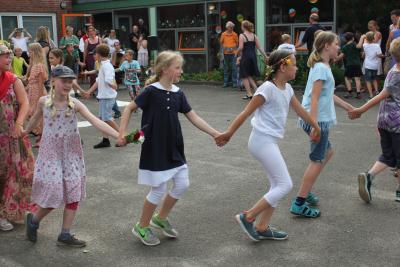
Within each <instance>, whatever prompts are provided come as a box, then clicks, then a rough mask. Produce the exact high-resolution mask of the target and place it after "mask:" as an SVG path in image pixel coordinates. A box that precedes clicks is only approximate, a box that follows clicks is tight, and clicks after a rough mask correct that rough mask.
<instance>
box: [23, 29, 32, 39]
mask: <svg viewBox="0 0 400 267" xmlns="http://www.w3.org/2000/svg"><path fill="white" fill-rule="evenodd" d="M24 33H26V37H28V38H29V40H31V39H32V35H31V34H30V33H29V32H28V31H27V30H26V29H24Z"/></svg>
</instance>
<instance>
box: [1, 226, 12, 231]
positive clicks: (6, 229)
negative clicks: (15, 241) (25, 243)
mask: <svg viewBox="0 0 400 267" xmlns="http://www.w3.org/2000/svg"><path fill="white" fill-rule="evenodd" d="M13 229H14V226H12V225H11V226H10V227H8V228H4V227H0V230H1V231H4V232H8V231H11V230H13Z"/></svg>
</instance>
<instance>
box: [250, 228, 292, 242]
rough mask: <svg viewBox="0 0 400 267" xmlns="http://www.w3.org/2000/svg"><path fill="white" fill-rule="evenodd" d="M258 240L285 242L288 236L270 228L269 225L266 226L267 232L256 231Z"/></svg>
mask: <svg viewBox="0 0 400 267" xmlns="http://www.w3.org/2000/svg"><path fill="white" fill-rule="evenodd" d="M257 234H258V236H259V237H258V238H259V239H261V240H263V239H270V240H286V239H287V238H288V234H287V233H286V232H283V231H279V230H277V229H275V228H274V227H271V225H268V228H267V230H265V231H263V232H259V231H257Z"/></svg>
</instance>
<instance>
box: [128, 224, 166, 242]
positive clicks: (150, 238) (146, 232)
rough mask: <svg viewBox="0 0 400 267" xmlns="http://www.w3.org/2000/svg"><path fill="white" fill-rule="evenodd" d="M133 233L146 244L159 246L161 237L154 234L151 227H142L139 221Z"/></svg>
mask: <svg viewBox="0 0 400 267" xmlns="http://www.w3.org/2000/svg"><path fill="white" fill-rule="evenodd" d="M132 234H134V235H135V236H136V237H137V238H138V239H139V240H140V241H142V243H143V244H145V245H146V246H157V245H158V244H160V239H158V238H157V237H156V236H155V235H154V234H153V232H152V231H151V229H150V227H143V228H142V227H140V225H139V223H136V224H135V226H134V227H133V229H132Z"/></svg>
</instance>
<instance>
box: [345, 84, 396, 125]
mask: <svg viewBox="0 0 400 267" xmlns="http://www.w3.org/2000/svg"><path fill="white" fill-rule="evenodd" d="M389 96H390V93H389V92H388V90H386V89H383V90H382V91H381V92H380V93H379V95H377V96H375V97H374V98H372V99H371V100H370V101H368V102H367V103H365V104H364V105H362V106H361V107H359V108H355V109H354V110H352V111H350V112H349V117H350V118H351V119H355V118H359V117H360V116H361V114H363V113H365V112H367V111H368V110H369V109H370V108H372V107H374V106H376V105H377V104H379V103H380V102H381V101H382V100H384V99H385V98H387V97H389Z"/></svg>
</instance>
